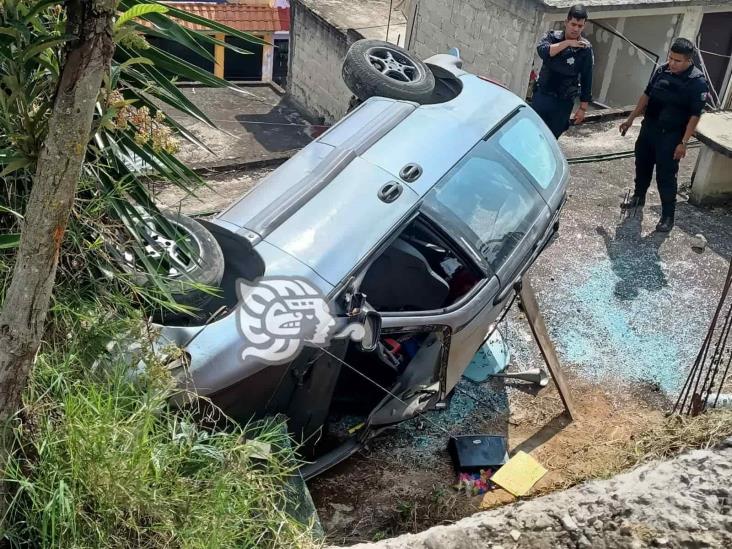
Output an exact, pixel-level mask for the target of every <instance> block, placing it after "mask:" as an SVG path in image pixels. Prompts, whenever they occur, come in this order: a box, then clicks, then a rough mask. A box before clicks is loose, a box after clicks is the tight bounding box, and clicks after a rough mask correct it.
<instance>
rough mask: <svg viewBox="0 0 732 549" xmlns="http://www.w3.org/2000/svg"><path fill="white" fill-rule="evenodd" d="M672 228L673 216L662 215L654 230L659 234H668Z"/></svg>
mask: <svg viewBox="0 0 732 549" xmlns="http://www.w3.org/2000/svg"><path fill="white" fill-rule="evenodd" d="M673 227H674V214H670V215H669V214H662V215H661V220H660V221H659V222H658V225H656V230H657V231H658V232H659V233H668V232H670V231H671V229H673Z"/></svg>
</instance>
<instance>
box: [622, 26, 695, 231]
mask: <svg viewBox="0 0 732 549" xmlns="http://www.w3.org/2000/svg"><path fill="white" fill-rule="evenodd" d="M693 56H694V44H692V43H691V42H690V41H689V40H687V39H685V38H677V39H676V40H674V42H673V44H672V45H671V51H670V52H669V54H668V62H667V63H665V64H664V65H661V66H660V67H659V68H658V69H656V71H655V72H654V73H653V76H651V80H650V82H648V86H646V89H645V91H644V92H643V95H641V97H640V99H639V100H638V105H637V106H636V108H635V110H633V112H632V113H631V114H630V116H629V117H628V119H627V120H626V121H625V122H623V123H622V124H621V125H620V133H621V134H622V135H625V133H626V132H627V131H628V129H629V128H630V127H631V126H632V125H633V120H635V118H636V117H637V116H639V115H641V114H644V117H643V123H642V125H641V131H640V135H639V136H638V140H637V141H636V142H635V191H634V193H633V197H632V198H631V199H630V202H628V203H627V204H624V205H623V207H624V208H635V207H643V206H644V205H645V203H646V192H647V191H648V187H650V185H651V177H652V176H653V167H654V166H655V167H656V183H657V184H658V194H660V195H661V220H660V221H659V222H658V225H656V230H657V231H659V232H669V231H670V230H671V229H672V228H673V226H674V212H675V210H676V190H677V182H676V174H677V173H678V171H679V160H681V159H682V158H684V156H686V146H687V144H688V142H689V139H691V136H692V135H694V130H696V125H697V124H698V123H699V117H700V116H701V114H702V110H703V109H704V105H705V103H706V99H707V92H708V91H709V88H708V86H707V81H706V79H705V78H704V75H703V74H702V72H701V71H700V70H699V69H698V68H696V67H695V66H694V62H693Z"/></svg>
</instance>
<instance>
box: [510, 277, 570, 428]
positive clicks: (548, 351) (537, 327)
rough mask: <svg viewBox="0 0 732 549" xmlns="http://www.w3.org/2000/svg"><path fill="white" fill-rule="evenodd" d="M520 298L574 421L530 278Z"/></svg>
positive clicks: (527, 278)
mask: <svg viewBox="0 0 732 549" xmlns="http://www.w3.org/2000/svg"><path fill="white" fill-rule="evenodd" d="M519 298H520V299H521V305H522V307H523V310H524V313H525V314H526V318H527V320H528V321H529V326H530V327H531V332H532V333H533V334H534V339H535V340H536V343H537V344H538V345H539V350H540V351H541V355H542V356H543V357H544V362H546V365H547V367H548V368H549V372H550V373H551V375H552V377H553V378H554V382H555V383H556V385H557V390H558V391H559V396H560V398H561V399H562V403H564V408H565V409H566V410H567V414H568V415H569V417H570V419H572V420H574V419H575V418H576V417H577V416H576V414H575V412H574V405H573V404H572V398H571V397H570V395H569V386H568V384H567V381H566V380H565V378H564V374H563V373H562V366H561V364H560V363H559V357H558V356H557V352H556V350H555V349H554V344H553V343H552V340H551V339H550V338H549V333H548V332H547V330H546V325H545V324H544V318H543V317H542V316H541V312H540V311H539V304H538V303H537V301H536V294H534V289H533V288H532V287H531V283H530V282H529V277H528V276H525V277H524V279H523V281H522V283H521V291H520V292H519Z"/></svg>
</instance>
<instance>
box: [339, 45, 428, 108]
mask: <svg viewBox="0 0 732 549" xmlns="http://www.w3.org/2000/svg"><path fill="white" fill-rule="evenodd" d="M342 75H343V81H344V82H345V83H346V85H347V86H348V88H349V89H350V90H351V91H352V92H353V94H354V95H355V96H356V97H358V99H360V100H361V101H365V100H366V99H368V98H369V97H374V96H378V97H389V98H391V99H401V100H406V101H414V102H416V103H424V102H427V101H428V100H429V99H430V97H431V96H432V93H433V91H434V89H435V77H434V75H433V74H432V71H430V69H429V68H428V67H427V65H426V64H425V63H423V62H422V61H421V60H419V59H417V58H416V57H415V56H414V55H412V54H411V53H410V52H408V51H407V50H405V49H403V48H400V47H399V46H395V45H394V44H390V43H389V42H384V41H381V40H359V41H357V42H354V43H353V45H352V46H351V47H350V49H349V50H348V53H347V54H346V58H345V59H344V61H343V70H342Z"/></svg>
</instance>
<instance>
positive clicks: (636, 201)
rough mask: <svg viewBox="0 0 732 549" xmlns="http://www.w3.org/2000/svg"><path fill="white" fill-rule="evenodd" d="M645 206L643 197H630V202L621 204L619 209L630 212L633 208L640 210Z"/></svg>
mask: <svg viewBox="0 0 732 549" xmlns="http://www.w3.org/2000/svg"><path fill="white" fill-rule="evenodd" d="M645 205H646V197H645V196H636V195H633V196H631V197H630V200H629V201H628V202H623V203H622V204H621V205H620V208H621V209H623V210H632V209H633V208H642V207H643V206H645Z"/></svg>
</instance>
